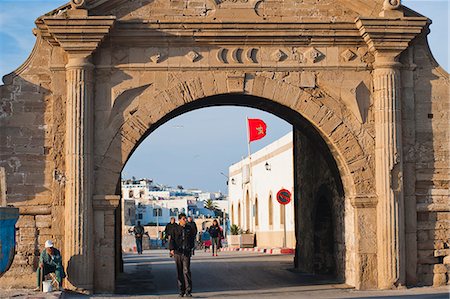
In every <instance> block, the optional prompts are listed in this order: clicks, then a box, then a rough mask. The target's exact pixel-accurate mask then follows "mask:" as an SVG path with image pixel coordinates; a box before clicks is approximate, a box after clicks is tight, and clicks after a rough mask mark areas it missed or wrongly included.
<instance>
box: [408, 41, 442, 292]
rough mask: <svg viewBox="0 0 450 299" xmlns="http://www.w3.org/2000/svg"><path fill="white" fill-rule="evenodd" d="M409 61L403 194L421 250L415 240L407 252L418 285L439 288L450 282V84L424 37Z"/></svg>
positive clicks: (410, 225)
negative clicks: (412, 212) (410, 208)
mask: <svg viewBox="0 0 450 299" xmlns="http://www.w3.org/2000/svg"><path fill="white" fill-rule="evenodd" d="M407 58H410V59H413V63H414V66H413V68H414V71H413V72H412V74H411V73H410V74H406V75H405V76H404V88H405V90H404V93H405V96H404V103H405V107H409V109H405V110H404V112H405V113H404V121H405V122H408V121H410V122H411V125H410V126H409V127H408V129H407V130H404V137H403V138H404V140H407V141H408V145H409V146H407V147H405V148H404V152H405V153H407V154H405V157H408V158H409V163H408V164H407V165H408V168H407V172H405V173H406V174H411V176H410V177H409V178H407V179H408V180H407V182H408V185H407V186H408V188H406V189H405V190H406V192H408V195H409V197H408V200H409V201H411V204H412V203H415V206H416V211H417V213H416V219H410V222H407V226H406V227H407V233H409V234H411V235H412V238H414V237H416V238H417V239H416V240H417V245H416V246H417V247H416V248H417V250H415V248H414V243H413V242H411V245H412V248H409V249H411V250H412V252H414V253H416V254H417V256H416V264H417V277H416V282H417V283H418V284H421V285H435V286H440V285H445V284H447V283H449V282H450V281H449V278H450V277H449V274H450V138H449V136H450V135H449V134H450V133H449V132H450V130H449V127H450V94H449V90H450V84H449V83H450V82H449V76H448V73H447V72H446V71H445V70H443V69H442V68H441V67H439V66H438V65H437V63H436V62H435V61H434V59H433V57H432V56H431V52H430V50H429V47H428V44H427V42H426V39H425V38H424V37H423V38H421V39H420V40H418V41H417V42H416V43H415V44H414V47H413V49H411V50H410V53H409V56H407V54H405V59H407ZM404 72H405V73H407V72H408V71H407V70H405V71H404ZM411 218H413V217H411ZM414 220H416V221H414ZM411 264H414V257H412V259H411Z"/></svg>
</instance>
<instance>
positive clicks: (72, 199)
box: [64, 55, 94, 291]
mask: <svg viewBox="0 0 450 299" xmlns="http://www.w3.org/2000/svg"><path fill="white" fill-rule="evenodd" d="M93 69H94V66H93V65H92V64H91V63H90V61H89V56H85V55H82V56H75V55H69V62H68V64H67V65H66V81H67V102H66V146H65V149H66V150H65V155H66V159H65V162H66V194H65V198H66V201H65V216H66V217H65V219H66V221H65V231H66V233H65V251H64V258H65V259H67V263H66V265H67V273H68V283H69V284H70V287H71V288H74V289H79V290H81V291H86V290H93V273H94V271H93V220H92V218H93V215H92V181H93V174H92V172H93V169H92V153H93V143H94V140H93V119H94V115H93Z"/></svg>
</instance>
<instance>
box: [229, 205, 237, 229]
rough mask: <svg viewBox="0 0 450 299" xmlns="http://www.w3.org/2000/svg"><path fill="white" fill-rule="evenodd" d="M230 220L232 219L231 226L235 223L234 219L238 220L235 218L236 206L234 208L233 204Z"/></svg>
mask: <svg viewBox="0 0 450 299" xmlns="http://www.w3.org/2000/svg"><path fill="white" fill-rule="evenodd" d="M230 218H231V224H233V223H234V219H236V218H235V217H234V206H233V204H231V214H230Z"/></svg>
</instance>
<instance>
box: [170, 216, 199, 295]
mask: <svg viewBox="0 0 450 299" xmlns="http://www.w3.org/2000/svg"><path fill="white" fill-rule="evenodd" d="M178 222H179V225H178V226H176V227H175V229H174V230H173V234H172V237H171V238H170V242H169V249H170V253H171V254H172V255H173V256H174V258H175V264H176V266H177V282H178V289H179V290H180V297H183V296H184V295H186V297H192V294H191V292H192V277H191V253H192V241H191V240H192V239H193V237H192V235H194V237H195V234H193V230H192V227H191V226H190V225H187V219H186V214H184V213H180V214H179V215H178Z"/></svg>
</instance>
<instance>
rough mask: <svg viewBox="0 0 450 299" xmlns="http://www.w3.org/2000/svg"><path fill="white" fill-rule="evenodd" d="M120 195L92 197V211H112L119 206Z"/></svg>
mask: <svg viewBox="0 0 450 299" xmlns="http://www.w3.org/2000/svg"><path fill="white" fill-rule="evenodd" d="M120 198H121V197H120V195H94V197H93V199H94V200H93V202H92V205H93V207H94V210H114V209H116V208H117V207H118V206H119V203H120Z"/></svg>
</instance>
